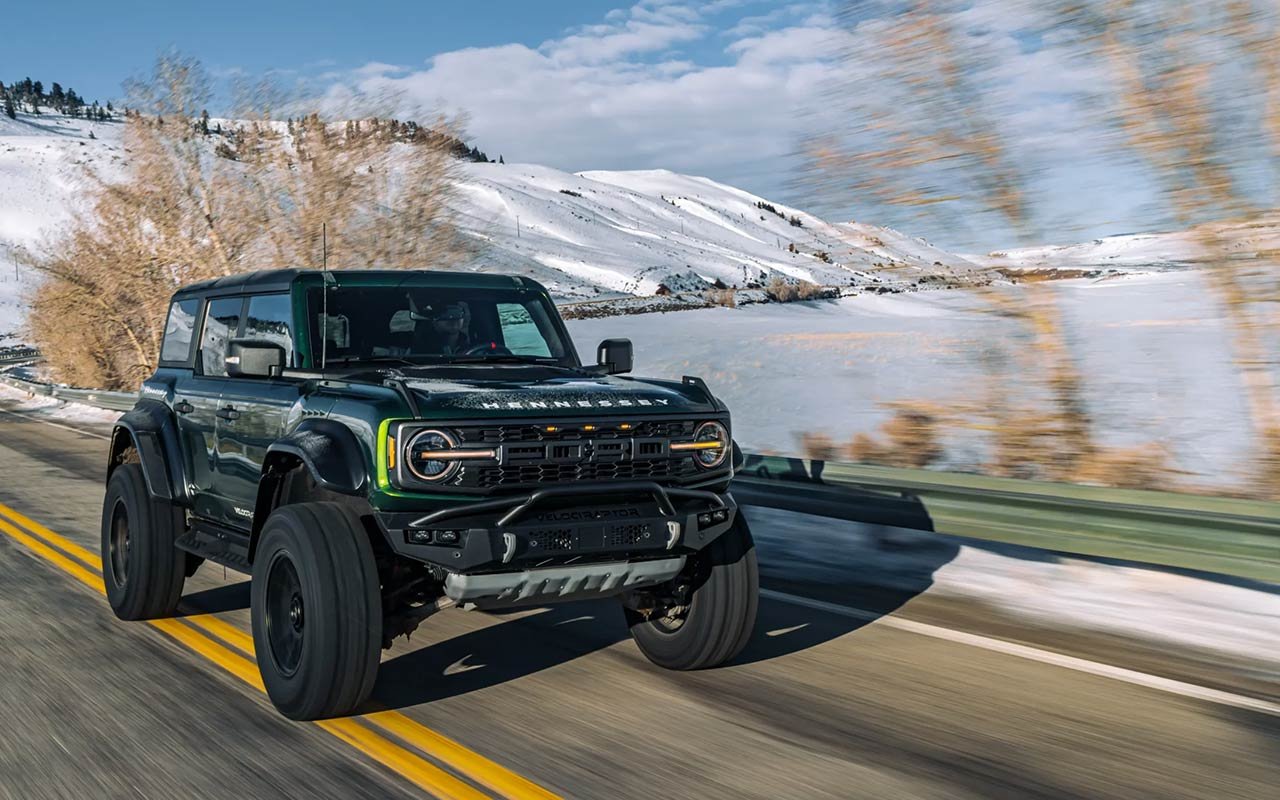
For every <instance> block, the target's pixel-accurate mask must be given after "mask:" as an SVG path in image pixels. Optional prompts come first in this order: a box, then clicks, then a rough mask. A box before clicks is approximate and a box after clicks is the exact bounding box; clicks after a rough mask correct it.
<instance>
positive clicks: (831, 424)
mask: <svg viewBox="0 0 1280 800" xmlns="http://www.w3.org/2000/svg"><path fill="white" fill-rule="evenodd" d="M1053 288H1054V291H1055V292H1056V293H1057V295H1058V297H1059V298H1060V302H1061V307H1062V308H1063V310H1064V315H1065V318H1066V323H1067V328H1068V335H1069V338H1070V340H1071V342H1072V347H1073V352H1074V355H1075V357H1076V358H1077V359H1078V363H1079V366H1080V371H1081V373H1082V374H1083V375H1084V376H1086V385H1087V398H1086V399H1087V402H1088V404H1089V410H1090V413H1091V414H1092V416H1093V417H1094V420H1095V423H1096V431H1097V434H1098V436H1099V438H1100V440H1101V441H1102V442H1104V443H1106V444H1113V445H1125V446H1128V445H1142V444H1147V443H1152V442H1156V443H1160V444H1163V445H1165V446H1166V447H1167V448H1168V449H1169V451H1170V453H1171V455H1172V456H1173V458H1174V460H1175V462H1176V464H1177V465H1178V466H1179V467H1181V468H1182V469H1184V470H1186V471H1187V472H1189V473H1191V474H1190V475H1189V476H1188V479H1189V480H1192V481H1194V482H1197V483H1203V484H1221V483H1232V482H1237V481H1239V480H1241V479H1242V478H1243V474H1242V473H1241V472H1240V469H1241V462H1242V459H1243V455H1244V454H1245V453H1246V452H1247V450H1248V446H1249V429H1248V427H1247V425H1246V424H1245V422H1244V419H1245V416H1244V409H1243V408H1242V406H1241V405H1240V400H1239V395H1240V392H1239V391H1238V380H1237V377H1236V375H1235V373H1234V370H1233V368H1232V366H1231V362H1230V353H1229V352H1228V350H1227V349H1226V347H1225V344H1224V343H1225V342H1226V341H1228V336H1227V335H1226V332H1225V331H1224V329H1223V321H1222V319H1221V316H1220V314H1219V313H1218V311H1217V310H1216V308H1215V304H1214V303H1213V302H1212V301H1211V300H1210V299H1209V295H1208V292H1207V289H1206V287H1205V286H1204V281H1203V279H1202V276H1201V275H1200V274H1199V273H1198V272H1195V271H1180V272H1166V273H1161V274H1147V275H1131V276H1125V277H1121V278H1111V279H1108V280H1103V281H1089V280H1072V281H1062V282H1059V283H1055V284H1053ZM1011 291H1016V290H1011ZM569 328H570V332H571V333H572V335H573V338H574V341H575V342H576V343H577V345H578V348H579V351H580V352H583V353H587V354H591V353H594V352H595V345H596V343H597V342H598V341H599V340H601V339H604V338H609V337H613V336H620V337H627V338H630V339H631V340H632V341H633V343H634V344H635V348H636V374H637V375H653V376H657V377H665V378H679V377H680V376H681V375H697V376H700V377H702V378H703V379H705V380H706V381H707V382H708V383H709V384H710V385H711V387H712V389H713V391H715V392H716V393H717V394H718V395H719V396H720V397H722V398H724V400H725V401H726V402H727V403H728V404H729V407H730V409H731V410H732V411H733V413H734V434H735V438H737V439H738V440H739V442H740V443H741V444H742V446H743V447H744V448H746V449H749V450H757V451H772V452H778V453H784V454H795V453H799V452H800V446H799V444H800V443H799V437H800V434H802V433H804V432H806V431H823V432H825V433H827V434H828V435H830V436H831V437H832V438H833V439H835V441H836V442H838V443H842V442H847V441H849V440H850V439H851V438H852V437H853V435H854V434H855V433H860V432H868V433H869V432H873V431H875V430H876V428H877V427H878V426H879V425H880V424H881V423H882V422H884V421H885V420H886V419H887V418H888V416H889V414H890V412H889V411H888V410H886V409H885V408H884V405H883V404H885V403H891V402H895V401H931V402H936V403H940V404H943V405H950V406H955V405H963V404H970V403H979V404H980V403H982V402H983V395H982V391H983V390H984V388H985V387H984V384H983V370H982V358H983V356H984V354H986V353H989V352H998V351H999V350H1000V349H1001V346H1003V345H1008V344H1010V343H1012V342H1014V341H1015V338H1016V337H1017V336H1018V334H1019V329H1017V328H1015V327H1014V326H1013V325H1012V324H1011V323H1008V322H1005V321H1002V320H1000V319H998V318H996V317H994V316H992V315H991V314H988V313H984V312H983V311H982V310H981V306H980V305H979V304H978V301H977V300H976V299H974V298H973V297H972V296H971V295H969V294H966V293H964V292H960V291H937V292H918V293H914V294H904V295H861V296H857V297H846V298H842V299H840V300H831V301H819V302H813V303H793V304H787V305H777V304H771V305H762V306H746V307H742V308H737V309H726V308H716V309H706V310H698V311H679V312H672V313H667V314H648V315H643V316H633V317H614V318H606V319H592V320H576V321H571V322H570V323H569ZM948 444H949V449H950V452H949V454H948V455H949V459H948V462H949V463H950V465H952V466H956V467H965V466H968V467H972V465H973V464H974V463H975V462H976V461H980V460H981V458H982V453H981V451H980V450H979V449H977V444H976V440H975V439H974V438H973V437H967V438H966V437H964V436H957V437H955V439H954V440H953V441H951V442H949V443H948ZM943 466H946V464H944V465H943Z"/></svg>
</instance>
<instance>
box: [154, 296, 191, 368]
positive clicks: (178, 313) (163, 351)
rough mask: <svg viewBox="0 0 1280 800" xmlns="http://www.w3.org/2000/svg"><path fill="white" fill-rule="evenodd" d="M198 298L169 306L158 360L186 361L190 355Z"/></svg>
mask: <svg viewBox="0 0 1280 800" xmlns="http://www.w3.org/2000/svg"><path fill="white" fill-rule="evenodd" d="M199 310H200V301H199V300H180V301H178V302H176V303H174V304H173V305H171V306H169V318H168V319H167V320H166V321H165V324H164V344H163V345H161V346H160V360H161V361H171V362H186V360H187V359H188V358H189V357H190V356H191V337H192V334H193V333H194V332H195V329H196V312H197V311H199Z"/></svg>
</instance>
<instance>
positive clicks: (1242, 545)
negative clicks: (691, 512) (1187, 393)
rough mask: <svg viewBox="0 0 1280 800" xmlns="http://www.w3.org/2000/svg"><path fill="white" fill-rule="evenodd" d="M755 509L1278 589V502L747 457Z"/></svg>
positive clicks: (746, 498) (744, 493)
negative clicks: (1211, 574)
mask: <svg viewBox="0 0 1280 800" xmlns="http://www.w3.org/2000/svg"><path fill="white" fill-rule="evenodd" d="M734 496H735V497H737V499H738V500H739V502H741V503H744V504H747V505H759V506H766V507H771V508H782V509H786V510H791V511H801V512H807V513H811V514H817V515H820V516H825V517H833V518H836V519H848V520H853V521H857V522H866V523H872V524H882V525H892V526H898V527H906V528H915V529H918V530H931V531H936V532H938V533H945V534H953V535H957V536H966V537H970V538H975V539H986V540H989V541H996V542H1004V543H1008V544H1016V545H1025V546H1030V547H1036V548H1040V549H1045V550H1053V551H1058V552H1065V553H1076V554H1081V555H1088V556H1098V557H1104V558H1114V559H1122V560H1126V561H1137V562H1142V563H1147V564H1156V565H1160V566H1168V567H1179V568H1184V569H1191V570H1198V571H1204V572H1214V573H1220V574H1226V575H1234V576H1238V577H1242V578H1249V579H1253V580H1259V581H1265V582H1269V583H1280V503H1273V502H1265V501H1260V500H1243V499H1236V498H1227V497H1210V496H1201V495H1189V494H1178V493H1173V492H1154V491H1144V490H1133V489H1111V488H1105V487H1093V486H1080V485H1076V484H1059V483H1047V482H1040V481H1024V480H1014V479H1010V478H994V477H990V476H985V475H974V474H967V473H948V472H934V471H931V470H915V469H896V468H892V467H877V466H870V465H863V464H835V463H824V462H821V461H808V460H804V459H795V458H778V457H765V456H756V455H748V456H747V457H746V463H745V464H744V465H743V468H742V470H741V471H740V472H739V474H738V476H737V477H736V478H735V479H734Z"/></svg>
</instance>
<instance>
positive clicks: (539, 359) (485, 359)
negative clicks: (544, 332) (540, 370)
mask: <svg viewBox="0 0 1280 800" xmlns="http://www.w3.org/2000/svg"><path fill="white" fill-rule="evenodd" d="M444 363H445V364H492V363H501V364H545V365H548V366H559V364H560V359H558V358H549V357H547V356H518V355H515V354H514V353H499V354H495V355H491V356H480V355H476V356H459V357H457V358H450V359H449V360H448V361H446V362H444Z"/></svg>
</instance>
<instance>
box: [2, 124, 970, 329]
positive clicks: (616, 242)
mask: <svg viewBox="0 0 1280 800" xmlns="http://www.w3.org/2000/svg"><path fill="white" fill-rule="evenodd" d="M123 130H124V125H123V123H120V122H107V123H98V122H87V121H85V120H81V119H71V118H68V117H65V116H62V115H58V114H53V113H46V114H41V115H39V116H32V115H28V114H19V115H18V119H17V120H10V119H7V118H4V117H0V333H4V332H5V331H7V330H11V329H13V328H14V327H15V326H17V325H19V324H20V321H21V317H22V313H21V302H20V298H21V296H22V291H23V289H24V287H26V286H28V285H29V284H30V282H31V281H32V280H34V277H33V276H30V275H24V274H23V272H22V270H21V269H19V270H18V271H17V279H16V280H15V264H16V263H18V262H19V261H20V260H21V259H20V255H21V251H22V248H27V249H31V248H34V247H37V246H38V245H40V244H41V243H42V242H44V241H47V239H48V238H49V235H50V234H51V233H53V232H55V231H56V230H57V229H58V227H59V226H61V225H64V224H66V222H67V220H68V219H69V217H70V215H71V214H72V213H73V209H74V208H75V207H76V204H77V202H79V201H82V200H83V198H84V196H85V192H84V187H85V179H84V175H83V170H84V167H85V166H89V167H91V168H92V169H94V170H96V171H97V172H98V173H99V174H101V175H102V176H103V177H105V178H108V179H110V178H111V177H113V176H114V175H118V174H121V172H122V170H123V169H124V167H125V166H126V163H127V158H128V155H127V153H126V152H125V150H124V147H123V145H122V142H121V138H122V134H123ZM91 134H92V136H91ZM461 173H462V174H461V184H460V186H459V192H458V200H457V210H458V212H459V215H460V223H461V226H462V228H463V230H464V232H465V233H466V234H467V235H468V236H469V237H471V238H472V239H474V240H475V241H476V242H477V243H478V244H479V245H480V246H479V247H478V248H477V252H478V257H477V267H478V268H479V269H483V270H486V271H488V270H492V271H506V272H517V273H522V274H527V275H530V276H532V277H534V278H536V279H537V280H540V281H542V282H544V283H545V284H546V285H547V286H548V287H549V288H551V290H552V291H553V292H554V293H555V294H556V295H557V296H558V297H560V298H563V299H566V300H582V299H596V298H612V297H625V296H628V295H639V296H647V295H652V294H655V293H656V292H658V291H659V289H660V287H663V286H665V287H666V288H667V289H670V290H672V291H676V292H680V291H690V292H698V291H701V290H703V289H706V288H707V287H708V286H709V285H714V284H717V283H719V284H722V285H727V286H735V287H749V286H759V285H764V284H767V283H768V282H769V281H770V280H772V279H773V278H775V277H777V276H782V277H783V278H784V279H788V280H791V279H795V280H806V281H811V282H814V283H818V284H822V285H827V286H841V287H844V286H859V285H883V284H884V283H886V282H890V283H898V284H900V285H909V284H913V283H915V282H916V281H917V280H919V279H920V278H921V277H923V276H924V275H955V274H965V273H971V272H973V271H974V270H976V269H977V267H976V266H975V265H974V264H973V263H972V262H970V261H968V260H966V259H965V258H962V257H960V256H956V255H954V254H952V253H948V252H945V251H943V250H940V249H938V248H935V247H933V246H931V245H930V244H928V243H927V242H925V241H923V240H921V239H915V238H911V237H909V236H905V235H903V234H901V233H898V232H897V231H893V230H890V229H887V228H879V227H875V226H871V225H861V224H853V223H847V224H831V223H828V222H826V221H824V220H822V219H819V218H818V217H816V216H814V215H812V214H808V213H806V212H804V211H801V210H800V209H797V208H792V207H789V206H784V205H781V204H779V203H773V202H770V201H767V200H766V199H765V198H761V197H757V196H756V195H753V194H750V193H748V192H745V191H742V190H740V189H735V188H734V187H732V186H726V185H724V184H720V183H716V182H715V181H712V180H709V179H707V178H700V177H693V176H689V175H680V174H676V173H673V172H667V171H664V170H656V171H644V172H581V173H577V174H573V173H568V172H562V171H560V170H556V169H551V168H549V167H542V166H537V165H532V164H473V163H466V164H463V165H461ZM797 223H798V224H797ZM424 266H430V265H424Z"/></svg>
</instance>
